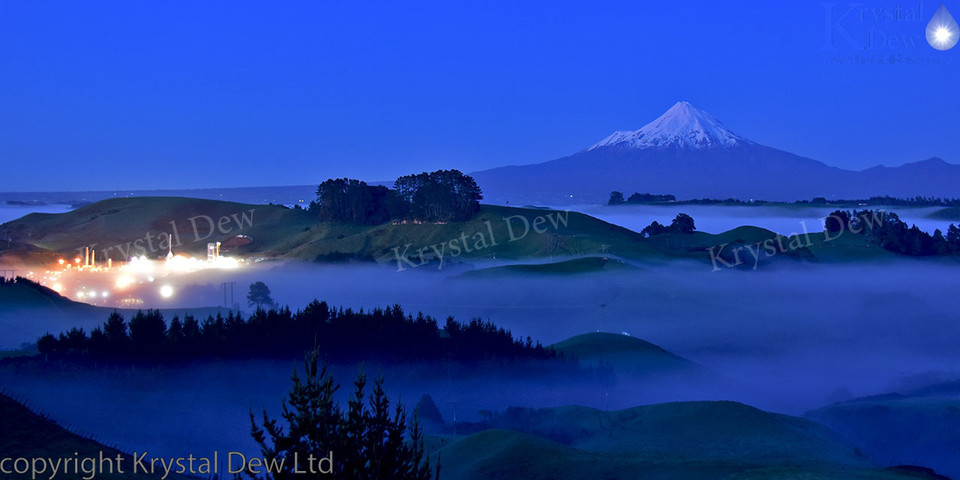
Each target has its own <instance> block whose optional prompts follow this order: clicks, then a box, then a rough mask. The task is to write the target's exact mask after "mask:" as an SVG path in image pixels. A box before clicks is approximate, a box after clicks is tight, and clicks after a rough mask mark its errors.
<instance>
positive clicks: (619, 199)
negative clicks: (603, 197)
mask: <svg viewBox="0 0 960 480" xmlns="http://www.w3.org/2000/svg"><path fill="white" fill-rule="evenodd" d="M676 200H677V197H675V196H673V195H669V194H668V195H656V194H653V193H634V194H633V195H630V197H629V198H627V199H624V198H623V192H617V191H613V192H610V200H608V201H607V205H622V204H624V203H663V202H675V201H676Z"/></svg>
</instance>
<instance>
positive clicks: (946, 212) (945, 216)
mask: <svg viewBox="0 0 960 480" xmlns="http://www.w3.org/2000/svg"><path fill="white" fill-rule="evenodd" d="M929 217H930V218H935V219H938V220H960V207H947V208H944V209H942V210H937V211H936V212H933V213H931V214H930V215H929Z"/></svg>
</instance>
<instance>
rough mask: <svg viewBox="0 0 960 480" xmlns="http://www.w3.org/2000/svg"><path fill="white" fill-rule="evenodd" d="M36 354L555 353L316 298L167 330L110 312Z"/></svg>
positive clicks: (469, 326) (157, 315)
mask: <svg viewBox="0 0 960 480" xmlns="http://www.w3.org/2000/svg"><path fill="white" fill-rule="evenodd" d="M37 348H38V350H39V351H40V352H41V353H44V354H49V355H52V356H54V357H69V358H90V359H94V360H116V361H121V362H132V363H136V362H166V361H169V362H177V361H183V360H192V359H204V358H250V357H268V358H287V357H289V356H290V355H291V353H294V354H296V355H299V354H300V353H301V352H304V351H307V350H310V349H312V348H316V349H318V350H319V351H320V352H321V353H322V355H323V356H324V358H325V360H328V361H334V362H353V361H359V360H370V359H381V360H385V361H427V362H436V361H455V362H466V363H469V362H480V361H504V362H510V361H513V360H539V359H544V360H550V359H556V358H558V355H557V353H556V352H555V351H554V350H552V349H548V348H544V347H543V346H542V345H541V344H540V343H539V342H538V343H534V342H533V340H532V339H531V338H529V337H527V339H526V341H522V340H520V339H514V338H513V335H512V334H511V333H510V332H509V331H507V330H504V329H503V328H499V327H497V326H496V325H494V324H492V323H490V322H484V321H481V320H480V319H473V320H471V321H470V322H469V323H460V322H457V321H456V320H454V319H453V317H449V318H447V320H446V322H445V323H444V325H443V327H440V326H439V325H438V323H437V321H436V320H435V319H433V318H431V317H429V316H424V315H423V314H422V313H421V314H418V315H417V316H416V317H414V316H413V315H407V314H405V313H404V311H403V309H402V308H401V307H400V306H399V305H394V306H393V307H387V308H385V309H380V308H377V309H374V310H372V311H369V312H364V311H363V310H360V311H353V310H350V309H347V310H343V309H342V308H341V309H334V308H330V307H329V306H328V305H327V303H326V302H318V301H316V300H315V301H313V302H312V303H310V304H309V305H308V306H307V307H306V308H304V309H303V310H299V311H297V312H291V311H290V309H289V308H279V309H270V310H263V309H257V311H256V312H255V313H253V314H251V315H250V316H249V318H247V319H244V318H243V316H242V315H241V314H239V313H237V314H234V313H233V312H230V313H229V314H228V315H227V316H226V317H224V316H223V315H221V314H217V315H216V316H209V317H207V319H205V320H203V321H199V320H197V319H196V318H194V317H193V316H189V315H188V316H185V317H184V318H183V319H182V320H181V319H180V318H179V317H174V318H173V320H171V321H170V323H169V325H168V324H167V322H166V321H165V320H164V317H163V314H162V313H161V312H160V311H159V310H147V311H146V312H144V311H139V312H137V313H136V314H135V315H134V316H133V318H131V319H130V321H129V323H128V322H126V321H125V319H124V317H123V315H122V314H120V313H119V312H113V313H111V314H110V316H109V318H108V319H107V321H106V322H105V323H104V324H103V325H102V326H99V327H96V328H95V329H93V331H91V332H90V333H89V334H87V333H86V332H85V331H84V330H83V329H82V328H73V329H71V330H69V331H67V332H65V333H61V334H59V335H58V336H54V335H52V334H46V335H44V336H43V337H41V338H40V339H39V340H38V341H37Z"/></svg>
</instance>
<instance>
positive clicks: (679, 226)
mask: <svg viewBox="0 0 960 480" xmlns="http://www.w3.org/2000/svg"><path fill="white" fill-rule="evenodd" d="M696 230H697V227H696V225H695V224H694V222H693V217H691V216H690V215H687V214H686V213H678V214H677V216H676V217H674V218H673V221H672V222H670V225H663V224H661V223H660V222H658V221H656V220H654V221H653V222H652V223H651V224H650V225H647V226H646V227H643V230H640V235H643V236H644V237H652V236H655V235H662V234H664V233H682V234H684V235H689V234H691V233H693V232H695V231H696Z"/></svg>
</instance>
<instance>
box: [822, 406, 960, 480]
mask: <svg viewBox="0 0 960 480" xmlns="http://www.w3.org/2000/svg"><path fill="white" fill-rule="evenodd" d="M806 416H807V418H810V419H813V420H815V421H817V422H820V423H822V424H824V425H827V426H829V427H830V428H832V429H833V430H835V431H836V432H838V433H840V434H842V435H844V436H845V437H847V438H849V439H850V440H851V441H852V442H854V443H855V444H856V445H857V446H858V447H859V448H860V450H862V451H863V452H864V453H865V454H867V455H870V456H871V458H876V459H878V460H884V461H889V462H906V463H916V464H922V465H927V466H931V467H934V468H936V469H937V471H939V472H942V473H945V474H947V475H949V476H951V477H953V478H957V476H958V475H960V458H958V456H957V451H958V450H960V400H957V399H956V398H955V397H954V398H951V397H949V396H947V397H945V396H940V395H934V396H930V397H924V396H917V397H914V396H905V395H897V394H892V395H883V396H878V397H868V398H862V399H857V400H852V401H849V402H843V403H838V404H835V405H831V406H828V407H824V408H821V409H818V410H814V411H812V412H809V413H807V415H806Z"/></svg>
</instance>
